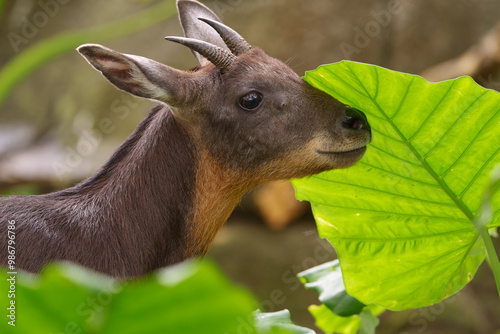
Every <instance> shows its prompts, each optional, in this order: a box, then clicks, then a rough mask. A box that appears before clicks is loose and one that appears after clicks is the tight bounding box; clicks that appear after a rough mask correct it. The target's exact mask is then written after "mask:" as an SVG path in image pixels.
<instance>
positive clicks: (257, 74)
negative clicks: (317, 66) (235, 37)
mask: <svg viewBox="0 0 500 334" xmlns="http://www.w3.org/2000/svg"><path fill="white" fill-rule="evenodd" d="M225 76H226V79H227V80H228V81H233V80H242V79H246V80H256V81H261V82H264V81H268V80H269V81H276V82H283V81H284V80H288V81H301V79H300V77H299V76H298V75H297V74H296V73H295V72H294V71H293V70H292V69H291V68H290V67H288V66H287V65H286V64H284V63H283V62H282V61H280V60H278V59H276V58H273V57H270V56H268V55H267V54H266V53H265V52H264V51H262V50H261V49H260V48H257V47H253V48H252V50H250V51H249V52H248V53H246V54H243V55H241V56H239V57H238V58H237V59H236V61H235V62H234V63H233V65H232V66H231V69H230V70H229V71H228V73H226V74H225Z"/></svg>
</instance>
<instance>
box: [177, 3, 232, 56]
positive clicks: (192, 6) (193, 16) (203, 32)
mask: <svg viewBox="0 0 500 334" xmlns="http://www.w3.org/2000/svg"><path fill="white" fill-rule="evenodd" d="M177 10H178V12H179V21H180V22H181V26H182V30H184V36H185V37H187V38H193V39H197V40H200V41H204V42H208V43H210V44H213V45H216V46H219V47H221V48H223V49H226V50H227V51H229V49H228V47H227V46H226V43H224V41H223V40H222V38H221V37H220V36H219V34H218V33H217V32H216V31H215V30H214V29H212V28H210V26H208V25H207V24H206V23H205V22H203V21H201V20H199V19H200V18H205V19H210V20H213V21H217V22H222V21H221V20H220V19H219V17H218V16H217V15H216V14H215V13H214V12H212V11H211V10H210V9H209V8H208V7H206V6H205V5H203V4H201V3H199V2H198V1H191V0H177ZM193 54H194V55H195V57H196V59H198V62H199V63H200V65H201V66H205V65H207V64H208V63H209V61H208V60H207V59H206V58H205V57H203V56H202V55H200V54H199V53H198V52H196V51H193Z"/></svg>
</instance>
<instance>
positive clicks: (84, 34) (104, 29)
mask: <svg viewBox="0 0 500 334" xmlns="http://www.w3.org/2000/svg"><path fill="white" fill-rule="evenodd" d="M0 4H1V2H0ZM175 14H176V7H175V1H169V0H165V1H162V2H160V3H159V4H157V5H155V6H152V7H151V8H149V9H147V10H144V11H142V12H139V13H137V14H135V15H133V16H131V17H128V18H125V19H123V20H120V21H117V22H111V23H108V24H105V25H102V26H99V27H91V28H87V29H82V30H77V31H70V32H65V33H62V34H59V35H57V36H54V37H51V38H47V39H45V40H42V41H40V42H39V43H37V44H35V45H33V46H31V47H29V48H27V49H26V50H24V51H23V52H22V53H20V54H19V55H18V56H16V57H15V58H13V59H12V60H11V61H10V62H9V63H7V64H6V65H5V66H4V67H3V68H2V69H0V105H1V104H2V103H3V102H4V100H5V99H6V98H7V96H8V94H9V93H10V92H11V90H12V89H13V88H14V87H15V86H16V85H17V84H18V83H19V82H20V81H21V80H22V79H23V78H25V77H26V76H27V75H29V74H30V73H32V72H34V71H35V70H36V69H38V68H39V67H40V66H42V65H43V64H45V63H46V62H48V61H49V60H51V59H53V58H54V57H56V56H59V55H61V54H63V53H66V52H68V51H73V50H75V48H76V47H78V46H79V45H81V44H85V43H102V42H104V41H109V40H112V39H116V38H119V37H123V36H127V35H130V34H132V33H135V32H138V31H141V30H144V29H147V28H149V27H151V26H154V25H156V24H158V23H160V22H163V21H165V20H166V19H168V18H169V17H171V16H173V15H175Z"/></svg>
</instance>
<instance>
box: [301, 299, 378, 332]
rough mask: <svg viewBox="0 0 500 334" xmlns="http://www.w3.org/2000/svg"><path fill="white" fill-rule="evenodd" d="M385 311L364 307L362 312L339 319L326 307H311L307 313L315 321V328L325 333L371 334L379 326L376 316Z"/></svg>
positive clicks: (374, 306) (373, 306) (373, 307)
mask: <svg viewBox="0 0 500 334" xmlns="http://www.w3.org/2000/svg"><path fill="white" fill-rule="evenodd" d="M384 311H385V309H384V308H383V307H380V306H376V305H373V304H372V305H368V306H365V308H364V309H363V311H361V312H360V313H359V314H355V315H352V316H349V317H341V316H339V315H336V314H335V313H333V312H332V311H331V310H330V309H329V308H328V307H327V306H326V305H324V304H323V305H320V306H318V305H311V306H309V312H310V313H311V314H312V316H313V317H314V319H315V320H316V326H318V327H319V328H321V330H323V331H324V332H325V333H328V334H330V333H341V334H356V333H359V334H369V333H370V334H371V333H375V329H376V328H377V326H378V324H379V320H378V318H377V316H378V315H380V314H382V313H383V312H384Z"/></svg>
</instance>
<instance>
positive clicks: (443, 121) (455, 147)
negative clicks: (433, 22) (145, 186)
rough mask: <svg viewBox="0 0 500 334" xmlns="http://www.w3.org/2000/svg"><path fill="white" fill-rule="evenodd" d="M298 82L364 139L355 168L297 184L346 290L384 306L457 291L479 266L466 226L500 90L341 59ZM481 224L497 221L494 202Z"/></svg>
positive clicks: (498, 149)
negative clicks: (355, 116)
mask: <svg viewBox="0 0 500 334" xmlns="http://www.w3.org/2000/svg"><path fill="white" fill-rule="evenodd" d="M305 80H306V81H307V82H309V83H310V84H311V85H313V86H315V87H317V88H319V89H321V90H323V91H325V92H327V93H329V94H331V95H333V96H334V97H336V98H337V99H339V100H340V101H341V102H343V103H346V104H348V105H351V106H353V107H355V108H358V109H360V110H362V111H364V112H365V113H366V115H367V117H368V120H369V122H370V125H371V127H372V131H373V142H372V144H370V145H369V148H368V151H367V153H366V155H365V157H364V158H363V159H362V160H361V162H359V163H358V164H357V165H356V166H354V167H351V168H349V169H346V170H336V171H330V172H326V173H322V174H319V175H317V176H313V177H311V178H306V179H302V180H295V181H294V185H295V187H296V189H297V197H298V198H299V199H301V200H308V201H310V202H311V203H312V205H313V211H314V215H315V217H316V221H317V224H318V229H319V231H320V234H321V236H323V237H326V238H328V240H329V241H330V242H331V243H332V244H333V245H334V247H335V249H336V250H337V252H338V254H339V259H340V264H341V267H342V273H343V275H344V283H345V285H346V290H347V292H348V293H349V294H350V295H352V296H354V297H356V298H357V299H359V300H360V301H361V302H363V303H365V304H370V303H376V304H378V305H381V306H384V307H386V308H389V309H393V310H401V309H407V308H416V307H423V306H427V305H431V304H434V303H437V302H439V301H441V300H442V299H444V298H446V297H447V296H450V295H452V294H453V293H455V292H457V291H458V290H460V289H461V288H462V287H463V286H464V285H465V284H467V282H469V281H470V280H471V279H472V278H473V276H474V274H475V272H476V270H477V268H478V266H479V265H480V264H481V262H482V261H483V259H484V256H485V248H484V244H483V242H482V239H481V238H479V235H478V233H477V231H476V229H475V228H474V225H473V224H472V221H473V220H474V218H475V216H476V215H477V212H478V210H479V207H480V204H481V198H482V193H483V191H484V190H485V188H486V185H487V182H488V173H489V172H490V171H491V169H492V168H493V166H495V165H496V164H497V163H499V162H500V154H499V153H500V131H499V124H500V112H499V111H500V94H498V93H497V92H494V91H491V90H487V89H484V88H482V87H480V86H478V85H477V84H476V83H475V82H474V81H473V80H472V79H471V78H467V77H464V78H459V79H456V80H452V81H445V82H441V83H436V84H432V83H429V82H427V81H425V80H424V79H423V78H421V77H419V76H415V75H410V74H404V73H399V72H394V71H390V70H387V69H384V68H380V67H377V66H373V65H365V64H360V63H353V62H347V61H343V62H340V63H337V64H332V65H326V66H321V67H319V68H318V69H317V70H315V71H312V72H308V73H307V74H306V76H305ZM491 203H492V208H493V219H492V221H491V223H490V224H489V225H488V226H489V227H490V228H491V227H495V226H499V225H500V196H499V194H498V192H497V193H496V194H493V195H492V200H491Z"/></svg>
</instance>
